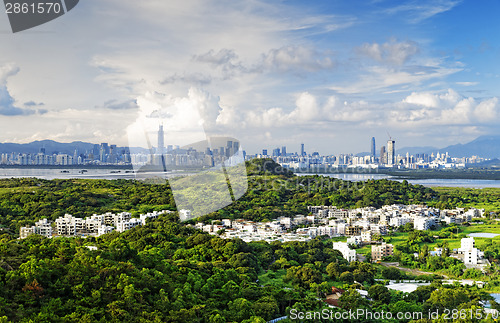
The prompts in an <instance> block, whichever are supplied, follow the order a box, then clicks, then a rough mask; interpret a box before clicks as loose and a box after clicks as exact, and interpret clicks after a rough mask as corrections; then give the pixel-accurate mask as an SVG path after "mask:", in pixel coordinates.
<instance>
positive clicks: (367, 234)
mask: <svg viewBox="0 0 500 323" xmlns="http://www.w3.org/2000/svg"><path fill="white" fill-rule="evenodd" d="M361 241H363V242H371V241H372V232H371V231H368V230H366V231H361Z"/></svg>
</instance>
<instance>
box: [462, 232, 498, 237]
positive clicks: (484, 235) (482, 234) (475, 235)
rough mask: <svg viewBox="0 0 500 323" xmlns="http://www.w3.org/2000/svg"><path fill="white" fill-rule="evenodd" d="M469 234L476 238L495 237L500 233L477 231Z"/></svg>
mask: <svg viewBox="0 0 500 323" xmlns="http://www.w3.org/2000/svg"><path fill="white" fill-rule="evenodd" d="M468 236H469V237H474V238H494V237H496V236H498V234H496V233H488V232H475V233H469V234H468Z"/></svg>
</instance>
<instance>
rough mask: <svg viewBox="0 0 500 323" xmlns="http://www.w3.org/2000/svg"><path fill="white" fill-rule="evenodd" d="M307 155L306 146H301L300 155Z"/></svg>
mask: <svg viewBox="0 0 500 323" xmlns="http://www.w3.org/2000/svg"><path fill="white" fill-rule="evenodd" d="M305 154H306V152H305V150H304V144H300V155H301V156H304V155H305Z"/></svg>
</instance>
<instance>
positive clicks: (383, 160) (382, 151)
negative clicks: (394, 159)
mask: <svg viewBox="0 0 500 323" xmlns="http://www.w3.org/2000/svg"><path fill="white" fill-rule="evenodd" d="M380 163H381V164H387V153H386V152H385V146H382V147H380Z"/></svg>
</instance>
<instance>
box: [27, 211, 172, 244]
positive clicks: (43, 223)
mask: <svg viewBox="0 0 500 323" xmlns="http://www.w3.org/2000/svg"><path fill="white" fill-rule="evenodd" d="M170 212H171V211H167V210H163V211H160V212H157V211H154V212H152V213H147V214H141V215H140V216H139V218H133V217H132V214H130V213H128V212H122V213H119V214H113V213H110V212H108V213H105V214H101V215H97V214H94V215H92V216H91V217H87V218H85V219H83V218H78V217H74V216H72V215H71V214H66V215H64V216H63V217H60V218H57V219H56V221H55V222H54V223H52V222H50V221H49V220H47V219H41V220H40V221H38V222H36V223H35V225H34V226H31V227H22V228H21V230H20V232H19V236H20V238H21V239H24V238H26V237H28V236H29V235H32V234H38V235H42V236H45V237H47V238H51V237H53V236H65V237H71V236H97V237H98V236H100V235H103V234H106V233H109V232H112V231H114V230H116V231H118V232H124V231H127V230H130V229H132V228H134V227H136V226H139V225H145V224H146V220H147V219H156V218H158V216H159V215H161V214H165V213H170Z"/></svg>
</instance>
